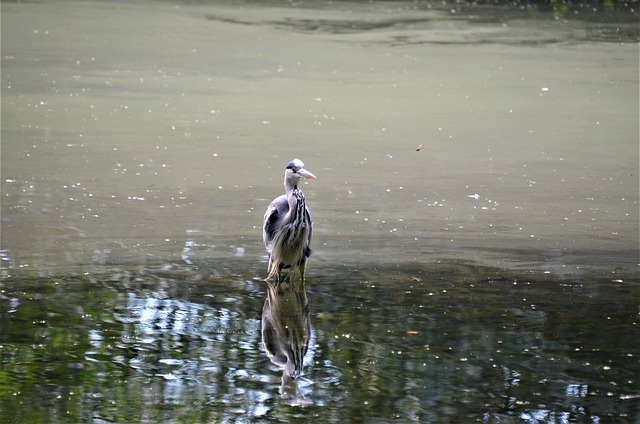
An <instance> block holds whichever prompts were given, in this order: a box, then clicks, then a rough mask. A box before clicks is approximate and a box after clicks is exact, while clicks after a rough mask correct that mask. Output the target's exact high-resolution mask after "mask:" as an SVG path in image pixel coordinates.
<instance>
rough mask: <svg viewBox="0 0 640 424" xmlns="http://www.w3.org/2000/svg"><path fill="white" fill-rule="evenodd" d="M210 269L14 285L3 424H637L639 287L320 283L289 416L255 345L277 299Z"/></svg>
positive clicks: (429, 279) (428, 274)
mask: <svg viewBox="0 0 640 424" xmlns="http://www.w3.org/2000/svg"><path fill="white" fill-rule="evenodd" d="M205 268H206V267H202V268H201V269H200V270H197V269H196V270H180V271H176V272H175V273H172V272H164V271H163V272H160V271H154V270H153V269H147V270H145V271H143V272H140V271H136V272H131V271H129V272H123V271H113V272H111V273H105V274H100V275H97V274H96V275H78V276H69V277H61V278H34V277H17V276H14V277H10V278H7V279H4V280H3V282H2V298H0V324H1V330H2V331H1V333H0V342H1V348H0V355H1V368H0V376H1V377H2V378H1V380H0V406H1V412H2V414H0V416H2V417H3V418H2V421H3V422H87V421H97V422H101V421H109V422H160V421H167V420H173V421H178V422H207V421H214V422H222V421H225V420H226V421H230V420H231V421H233V420H240V421H243V420H244V421H250V420H251V421H265V422H266V421H290V422H297V421H306V420H309V419H314V420H316V421H318V422H335V421H354V420H355V421H365V422H366V421H380V420H383V421H384V420H394V419H399V420H401V421H402V422H442V421H447V420H448V421H456V420H458V421H459V420H466V421H469V420H471V421H475V420H485V421H489V422H495V421H500V420H504V419H513V420H515V421H516V422H519V421H523V422H526V421H527V420H529V421H530V420H531V419H532V418H531V417H538V418H540V417H543V418H544V420H547V421H554V420H555V421H557V420H558V419H559V417H561V416H566V417H570V418H571V419H572V420H574V421H576V422H592V421H593V420H594V419H600V420H605V421H606V420H621V421H633V420H634V419H637V418H638V412H639V411H638V402H637V399H638V396H639V395H640V392H639V391H638V389H637V387H638V381H637V375H638V372H639V371H640V369H639V367H638V364H637V357H638V347H637V340H638V335H639V332H638V328H637V299H638V295H639V294H640V290H639V287H640V286H639V284H638V281H625V282H623V283H619V282H612V281H609V280H593V281H558V280H554V279H553V278H551V277H549V276H547V277H545V276H535V278H534V277H533V276H529V277H528V278H522V277H514V276H504V275H502V274H501V273H500V272H497V271H496V270H492V269H486V268H479V267H473V266H470V265H465V266H462V265H455V264H448V265H447V264H433V265H424V266H414V267H411V268H407V267H404V268H403V271H402V272H398V271H397V268H396V267H387V268H384V267H381V266H378V267H377V271H376V272H371V273H366V272H353V273H351V274H349V275H348V276H347V277H346V278H345V277H343V278H339V276H338V274H339V273H337V272H327V273H326V274H325V275H319V272H318V270H315V271H316V272H315V276H314V275H311V276H310V277H309V280H310V284H308V285H307V292H308V298H309V304H310V308H311V322H312V328H313V329H312V335H311V343H310V346H309V352H308V353H307V356H306V358H305V361H306V362H305V367H304V374H303V376H301V377H300V378H298V379H297V380H296V384H297V388H298V390H299V394H300V395H301V396H302V397H304V398H308V399H310V400H311V401H312V402H313V405H309V406H305V407H302V408H295V407H291V406H288V405H287V402H286V401H285V400H283V399H281V397H280V394H279V393H280V385H281V380H280V377H281V374H282V370H281V369H279V368H278V366H276V365H274V364H272V363H271V361H270V360H269V358H268V356H267V355H266V353H265V352H264V349H263V347H262V344H261V343H262V340H261V331H260V330H261V328H260V327H261V324H260V315H261V313H262V310H263V304H264V301H265V296H266V285H265V284H264V283H263V282H261V281H259V280H254V279H250V280H246V279H243V278H240V277H237V276H225V277H220V276H219V275H218V276H217V277H215V278H214V277H211V278H209V277H207V276H209V275H213V274H215V273H211V272H209V271H210V270H207V269H205ZM234 268H235V269H243V264H242V263H241V264H239V265H238V266H235V267H234Z"/></svg>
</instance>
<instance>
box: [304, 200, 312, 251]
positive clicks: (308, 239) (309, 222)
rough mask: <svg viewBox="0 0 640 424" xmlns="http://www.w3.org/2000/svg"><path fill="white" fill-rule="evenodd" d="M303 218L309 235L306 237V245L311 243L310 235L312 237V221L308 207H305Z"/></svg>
mask: <svg viewBox="0 0 640 424" xmlns="http://www.w3.org/2000/svg"><path fill="white" fill-rule="evenodd" d="M304 212H305V213H304V220H305V222H306V223H307V225H308V226H309V237H307V246H310V245H311V237H313V221H312V220H311V214H310V213H309V208H307V207H305V211H304Z"/></svg>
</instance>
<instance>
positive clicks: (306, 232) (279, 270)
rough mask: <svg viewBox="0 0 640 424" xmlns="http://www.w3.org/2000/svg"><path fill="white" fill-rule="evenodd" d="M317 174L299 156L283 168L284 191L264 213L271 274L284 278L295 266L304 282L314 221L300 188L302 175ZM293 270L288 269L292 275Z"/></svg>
mask: <svg viewBox="0 0 640 424" xmlns="http://www.w3.org/2000/svg"><path fill="white" fill-rule="evenodd" d="M309 178H316V176H315V175H313V174H312V173H311V172H309V171H307V170H306V169H304V163H302V161H301V160H300V159H294V160H292V161H291V162H289V164H288V165H287V168H286V169H285V172H284V190H285V194H283V195H282V196H279V197H277V198H275V199H274V200H273V201H272V202H271V204H270V205H269V207H268V208H267V211H266V212H265V214H264V221H263V225H262V241H263V242H264V246H265V248H266V249H267V252H268V253H269V276H268V277H267V278H271V277H273V276H274V275H277V277H278V282H280V281H281V280H282V278H283V270H284V269H290V270H291V271H293V268H295V267H296V266H297V267H298V268H299V270H300V278H301V280H302V284H304V270H305V265H306V262H307V259H308V258H309V256H311V247H310V246H311V237H312V234H313V222H312V221H311V215H310V214H309V208H307V205H306V201H305V197H304V193H303V192H302V191H301V190H300V189H299V188H298V184H299V183H300V181H301V180H302V179H309ZM290 277H291V272H290V273H289V278H290Z"/></svg>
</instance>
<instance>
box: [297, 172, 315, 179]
mask: <svg viewBox="0 0 640 424" xmlns="http://www.w3.org/2000/svg"><path fill="white" fill-rule="evenodd" d="M298 174H299V175H300V176H301V177H302V178H309V179H312V180H313V179H315V178H316V176H315V175H313V174H312V173H311V172H309V171H307V170H306V169H300V170H299V171H298Z"/></svg>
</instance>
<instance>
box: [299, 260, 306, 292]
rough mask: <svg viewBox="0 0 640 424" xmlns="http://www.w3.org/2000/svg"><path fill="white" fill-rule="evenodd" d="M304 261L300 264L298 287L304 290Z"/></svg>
mask: <svg viewBox="0 0 640 424" xmlns="http://www.w3.org/2000/svg"><path fill="white" fill-rule="evenodd" d="M306 265H307V263H306V261H302V262H301V263H300V286H301V287H302V288H303V289H304V269H305V267H306Z"/></svg>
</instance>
